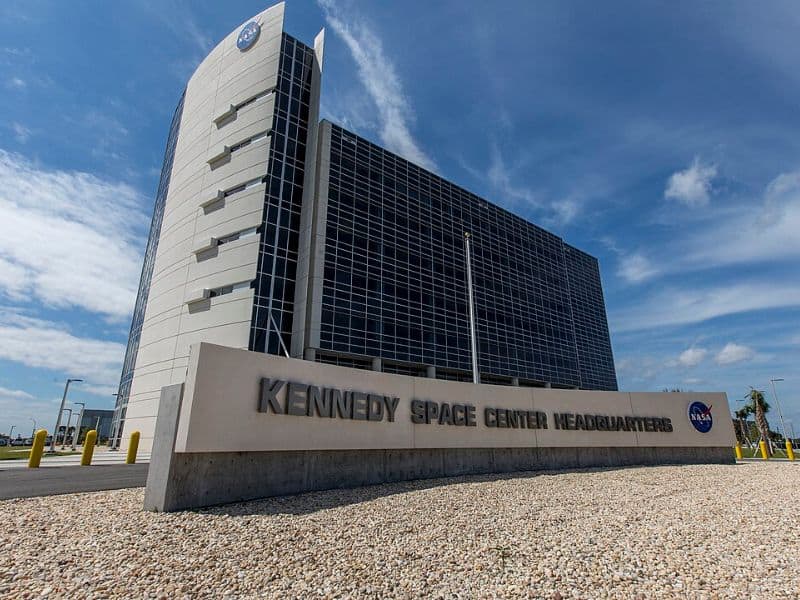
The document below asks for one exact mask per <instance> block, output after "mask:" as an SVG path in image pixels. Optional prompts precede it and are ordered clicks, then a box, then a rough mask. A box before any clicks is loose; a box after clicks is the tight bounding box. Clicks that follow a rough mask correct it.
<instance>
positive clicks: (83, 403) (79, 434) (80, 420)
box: [72, 402, 86, 452]
mask: <svg viewBox="0 0 800 600" xmlns="http://www.w3.org/2000/svg"><path fill="white" fill-rule="evenodd" d="M73 404H80V405H81V412H80V415H79V416H78V433H76V434H73V436H72V451H73V452H75V441H76V439H77V438H79V437H81V423H83V409H84V408H86V403H85V402H73Z"/></svg>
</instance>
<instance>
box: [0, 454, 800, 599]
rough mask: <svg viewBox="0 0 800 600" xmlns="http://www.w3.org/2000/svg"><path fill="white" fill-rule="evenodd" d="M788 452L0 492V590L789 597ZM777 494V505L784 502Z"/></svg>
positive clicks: (799, 543) (791, 485) (21, 594)
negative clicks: (765, 457) (149, 488)
mask: <svg viewBox="0 0 800 600" xmlns="http://www.w3.org/2000/svg"><path fill="white" fill-rule="evenodd" d="M798 467H800V465H792V464H787V463H783V464H777V463H770V464H745V465H737V466H688V467H650V468H635V469H619V470H607V471H587V472H579V473H575V472H573V473H538V474H532V473H528V474H522V475H519V476H513V477H509V478H496V479H493V478H489V477H470V478H459V479H449V480H436V481H423V482H411V483H405V484H393V485H383V486H375V487H369V488H360V489H357V490H342V491H332V492H319V493H313V494H306V495H303V496H297V497H293V498H292V497H290V498H278V499H271V500H262V501H257V502H248V503H243V504H235V505H229V506H227V507H220V508H214V509H206V510H203V511H197V512H181V513H173V514H153V513H146V512H143V511H142V510H141V506H142V499H143V490H141V489H135V490H120V491H112V492H97V493H91V494H75V495H69V496H53V497H49V498H33V499H26V500H8V501H3V502H0V546H1V547H2V556H1V557H0V597H3V598H41V597H48V598H156V597H157V598H225V597H228V598H261V597H266V598H273V597H275V598H314V597H359V598H360V597H364V598H410V597H414V598H417V597H424V598H432V597H434V598H439V597H441V598H498V597H523V598H562V599H566V598H798V597H800V559H798V554H800V540H799V537H800V526H798V519H797V504H796V501H797V498H798V494H800V468H798ZM793 500H794V503H793Z"/></svg>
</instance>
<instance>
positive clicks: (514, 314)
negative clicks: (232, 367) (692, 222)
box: [318, 125, 617, 390]
mask: <svg viewBox="0 0 800 600" xmlns="http://www.w3.org/2000/svg"><path fill="white" fill-rule="evenodd" d="M329 158H330V169H329V171H328V172H327V173H325V174H323V175H322V176H323V177H325V176H327V178H328V198H327V224H326V227H327V229H326V242H325V255H324V256H325V258H324V284H323V292H322V307H321V323H320V339H319V349H320V350H322V351H328V352H330V353H332V354H333V355H334V356H335V355H339V356H348V357H350V358H349V360H351V361H352V360H356V361H357V360H358V359H357V357H381V358H382V359H384V361H386V364H385V366H384V370H386V371H388V370H394V371H395V372H407V373H409V374H418V373H419V369H416V370H415V367H414V366H415V365H417V366H419V367H420V368H421V369H424V367H425V365H432V366H435V367H436V369H437V376H438V377H442V378H451V379H469V372H470V370H471V362H470V338H469V317H468V306H467V287H466V270H465V269H466V267H465V246H464V233H465V232H470V234H471V235H472V242H471V243H472V259H473V260H472V263H473V267H472V269H473V282H474V285H473V289H474V295H475V308H476V325H477V339H478V360H479V366H480V371H481V374H482V378H483V380H484V381H487V382H489V381H491V382H497V383H503V382H506V383H508V382H510V381H511V380H512V379H513V378H518V379H519V380H520V383H521V384H523V385H525V384H527V385H543V384H552V385H553V386H563V387H580V388H584V389H605V390H615V389H617V384H616V375H615V372H614V363H613V357H612V354H611V345H610V341H609V335H608V326H607V322H606V314H605V306H604V303H603V296H602V287H601V284H600V273H599V269H598V265H597V261H596V259H594V258H593V257H591V256H589V255H587V254H585V253H583V252H580V251H579V250H576V249H575V248H572V247H571V246H569V245H567V244H565V243H564V242H563V241H562V240H561V239H560V238H559V237H557V236H555V235H553V234H552V233H549V232H547V231H545V230H544V229H541V228H540V227H537V226H536V225H533V224H532V223H529V222H527V221H525V220H524V219H522V218H520V217H517V216H515V215H513V214H511V213H510V212H508V211H506V210H504V209H502V208H500V207H498V206H495V205H493V204H491V203H489V202H487V201H486V200H483V199H482V198H479V197H478V196H475V195H474V194H471V193H470V192H468V191H466V190H464V189H462V188H459V187H458V186H456V185H453V184H452V183H450V182H448V181H446V180H444V179H442V178H441V177H438V176H436V175H434V174H433V173H430V172H428V171H426V170H424V169H421V168H420V167H418V166H416V165H414V164H412V163H409V162H408V161H406V160H404V159H402V158H400V157H398V156H396V155H394V154H392V153H391V152H388V151H386V150H384V149H382V148H380V147H379V146H376V145H375V144H372V143H370V142H368V141H367V140H364V139H363V138H360V137H358V136H356V135H355V134H352V133H349V132H347V131H345V130H343V129H342V128H340V127H338V126H336V125H333V126H331V127H330V156H329ZM320 354H321V358H318V359H319V360H326V361H332V360H333V358H332V356H331V355H328V356H326V355H325V352H322V353H320ZM365 366H366V363H365ZM422 373H424V370H423V371H422ZM419 374H421V373H419Z"/></svg>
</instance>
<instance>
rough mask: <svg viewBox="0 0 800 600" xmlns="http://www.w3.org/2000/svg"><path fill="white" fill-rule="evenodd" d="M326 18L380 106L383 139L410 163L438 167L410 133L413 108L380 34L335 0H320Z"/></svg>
mask: <svg viewBox="0 0 800 600" xmlns="http://www.w3.org/2000/svg"><path fill="white" fill-rule="evenodd" d="M318 3H319V6H320V7H321V8H322V10H323V12H324V14H325V20H326V22H327V23H328V25H329V26H330V27H331V29H333V30H334V31H335V32H336V33H337V34H338V35H339V37H341V38H342V40H343V41H344V43H345V44H346V45H347V48H348V49H349V50H350V54H351V55H352V57H353V60H354V61H355V63H356V66H357V67H358V76H359V80H360V81H361V84H362V85H363V86H364V89H366V91H367V93H368V94H369V96H370V98H371V99H372V101H373V102H374V103H375V106H376V107H377V109H378V116H379V132H378V134H379V135H380V138H381V142H382V143H383V144H385V145H386V147H387V148H388V149H389V150H391V151H392V152H396V153H397V154H399V155H400V156H403V157H404V158H407V159H408V160H410V161H411V162H414V163H417V164H418V165H420V166H422V167H424V168H426V169H430V170H436V164H435V163H434V161H433V160H432V159H431V158H430V157H429V156H428V155H427V154H426V153H425V152H424V151H423V150H422V148H420V146H419V144H418V143H417V141H416V140H415V139H414V136H413V135H412V134H411V129H410V123H412V122H413V121H414V111H413V109H412V108H411V104H410V103H409V101H408V98H407V97H406V94H405V92H404V91H403V85H402V82H401V81H400V78H399V76H398V75H397V70H396V69H395V66H394V63H393V62H392V61H391V60H389V59H388V58H387V57H386V55H385V54H384V52H383V43H382V42H381V40H380V38H379V37H378V35H377V34H376V33H375V32H374V31H373V30H372V29H371V28H370V27H369V26H368V25H367V24H366V23H365V22H364V21H363V20H361V19H360V18H359V17H358V16H354V15H352V14H348V15H344V14H343V12H342V10H341V8H340V7H339V6H338V5H337V4H336V2H334V1H333V0H318Z"/></svg>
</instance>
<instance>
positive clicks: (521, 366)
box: [113, 3, 617, 448]
mask: <svg viewBox="0 0 800 600" xmlns="http://www.w3.org/2000/svg"><path fill="white" fill-rule="evenodd" d="M283 17H284V6H283V4H282V3H281V4H277V5H275V6H273V7H271V8H269V9H268V10H266V11H264V12H262V13H260V14H259V15H257V16H256V17H254V18H253V19H251V20H250V21H248V22H247V23H246V24H244V25H243V26H242V27H240V28H237V29H236V30H235V31H234V32H232V33H231V34H230V35H228V36H227V37H226V38H225V39H224V40H223V41H222V42H221V43H220V44H219V45H218V46H217V47H216V48H214V50H212V52H211V53H210V54H209V55H208V57H206V58H205V59H204V60H203V62H202V63H201V64H200V66H199V67H198V68H197V70H196V71H195V73H194V74H193V75H192V77H191V78H190V80H189V82H188V84H187V86H186V89H185V91H184V93H183V96H182V97H181V99H180V102H179V103H178V107H177V108H176V110H175V115H174V118H173V120H172V125H171V128H170V132H169V135H168V138H167V149H166V153H165V158H164V165H163V169H162V174H161V179H160V183H159V187H158V193H157V195H156V202H155V207H154V214H153V221H152V225H151V230H150V237H149V240H148V244H147V248H146V253H145V259H144V266H143V270H142V277H141V282H140V287H139V294H138V296H137V300H136V305H135V309H134V314H133V321H132V325H131V334H130V340H129V343H128V350H127V354H126V357H125V362H124V367H123V372H122V377H121V381H120V389H119V396H118V403H117V407H116V411H115V417H114V424H113V432H114V433H113V436H114V438H115V440H116V441H117V443H118V442H119V441H120V440H121V439H122V438H123V433H124V432H130V431H133V430H140V431H141V432H142V447H143V448H148V447H149V444H150V443H151V440H152V437H153V431H154V425H155V417H156V413H157V407H158V400H159V394H160V390H161V388H162V387H163V386H166V385H170V384H173V383H179V382H182V381H184V379H185V376H186V368H187V365H188V360H189V348H190V345H191V344H193V343H196V342H199V341H205V342H211V343H215V344H219V345H223V346H231V347H235V348H243V349H249V350H254V351H258V352H267V353H270V354H285V355H291V356H293V357H298V358H306V359H307V360H313V361H319V362H328V363H335V364H340V365H346V366H353V367H359V368H364V369H378V370H381V371H385V372H392V373H401V374H408V375H417V376H427V377H437V378H443V379H456V380H471V378H472V375H471V352H470V321H469V310H468V300H467V298H468V293H467V278H466V268H465V256H466V255H465V245H464V233H465V232H469V233H470V235H471V240H472V242H471V245H472V254H471V256H472V276H473V292H474V306H475V322H476V336H475V337H476V342H477V355H478V364H479V371H480V377H481V380H482V381H483V382H484V383H496V384H505V385H528V386H543V387H564V388H582V389H596V390H615V389H616V387H617V386H616V376H615V372H614V363H613V357H612V353H611V345H610V340H609V334H608V326H607V322H606V315H605V306H604V302H603V294H602V287H601V284H600V274H599V267H598V264H597V260H596V259H594V258H593V257H591V256H589V255H587V254H585V253H583V252H581V251H580V250H578V249H576V248H574V247H572V246H570V245H568V244H566V243H565V242H564V241H563V240H561V239H560V238H559V237H557V236H555V235H553V234H551V233H549V232H547V231H545V230H544V229H541V228H540V227H537V226H536V225H533V224H531V223H529V222H527V221H525V220H524V219H522V218H520V217H518V216H515V215H513V214H511V213H510V212H508V211H506V210H504V209H502V208H500V207H498V206H496V205H494V204H492V203H490V202H488V201H486V200H484V199H482V198H479V197H478V196H476V195H474V194H472V193H470V192H468V191H467V190H464V189H463V188H460V187H458V186H456V185H455V184H453V183H450V182H448V181H447V180H445V179H443V178H441V177H439V176H437V175H435V174H433V173H431V172H429V171H426V170H425V169H422V168H421V167H418V166H417V165H414V164H413V163H410V162H408V161H406V160H404V159H403V158H401V157H399V156H397V155H395V154H393V153H391V152H389V151H387V150H385V149H383V148H380V147H379V146H377V145H375V144H373V143H371V142H369V141H367V140H365V139H363V138H361V137H359V136H357V135H355V134H353V133H350V132H348V131H345V130H344V129H342V128H341V127H339V126H337V125H334V124H332V123H329V122H327V121H322V122H320V121H319V98H320V81H321V73H322V60H323V46H324V35H323V32H320V34H319V35H318V36H317V37H316V39H315V40H314V44H313V46H307V45H305V44H304V43H302V42H300V41H298V40H296V39H294V38H293V37H292V36H290V35H288V34H287V33H285V32H284V31H283V20H284V18H283ZM499 200H502V199H499Z"/></svg>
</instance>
